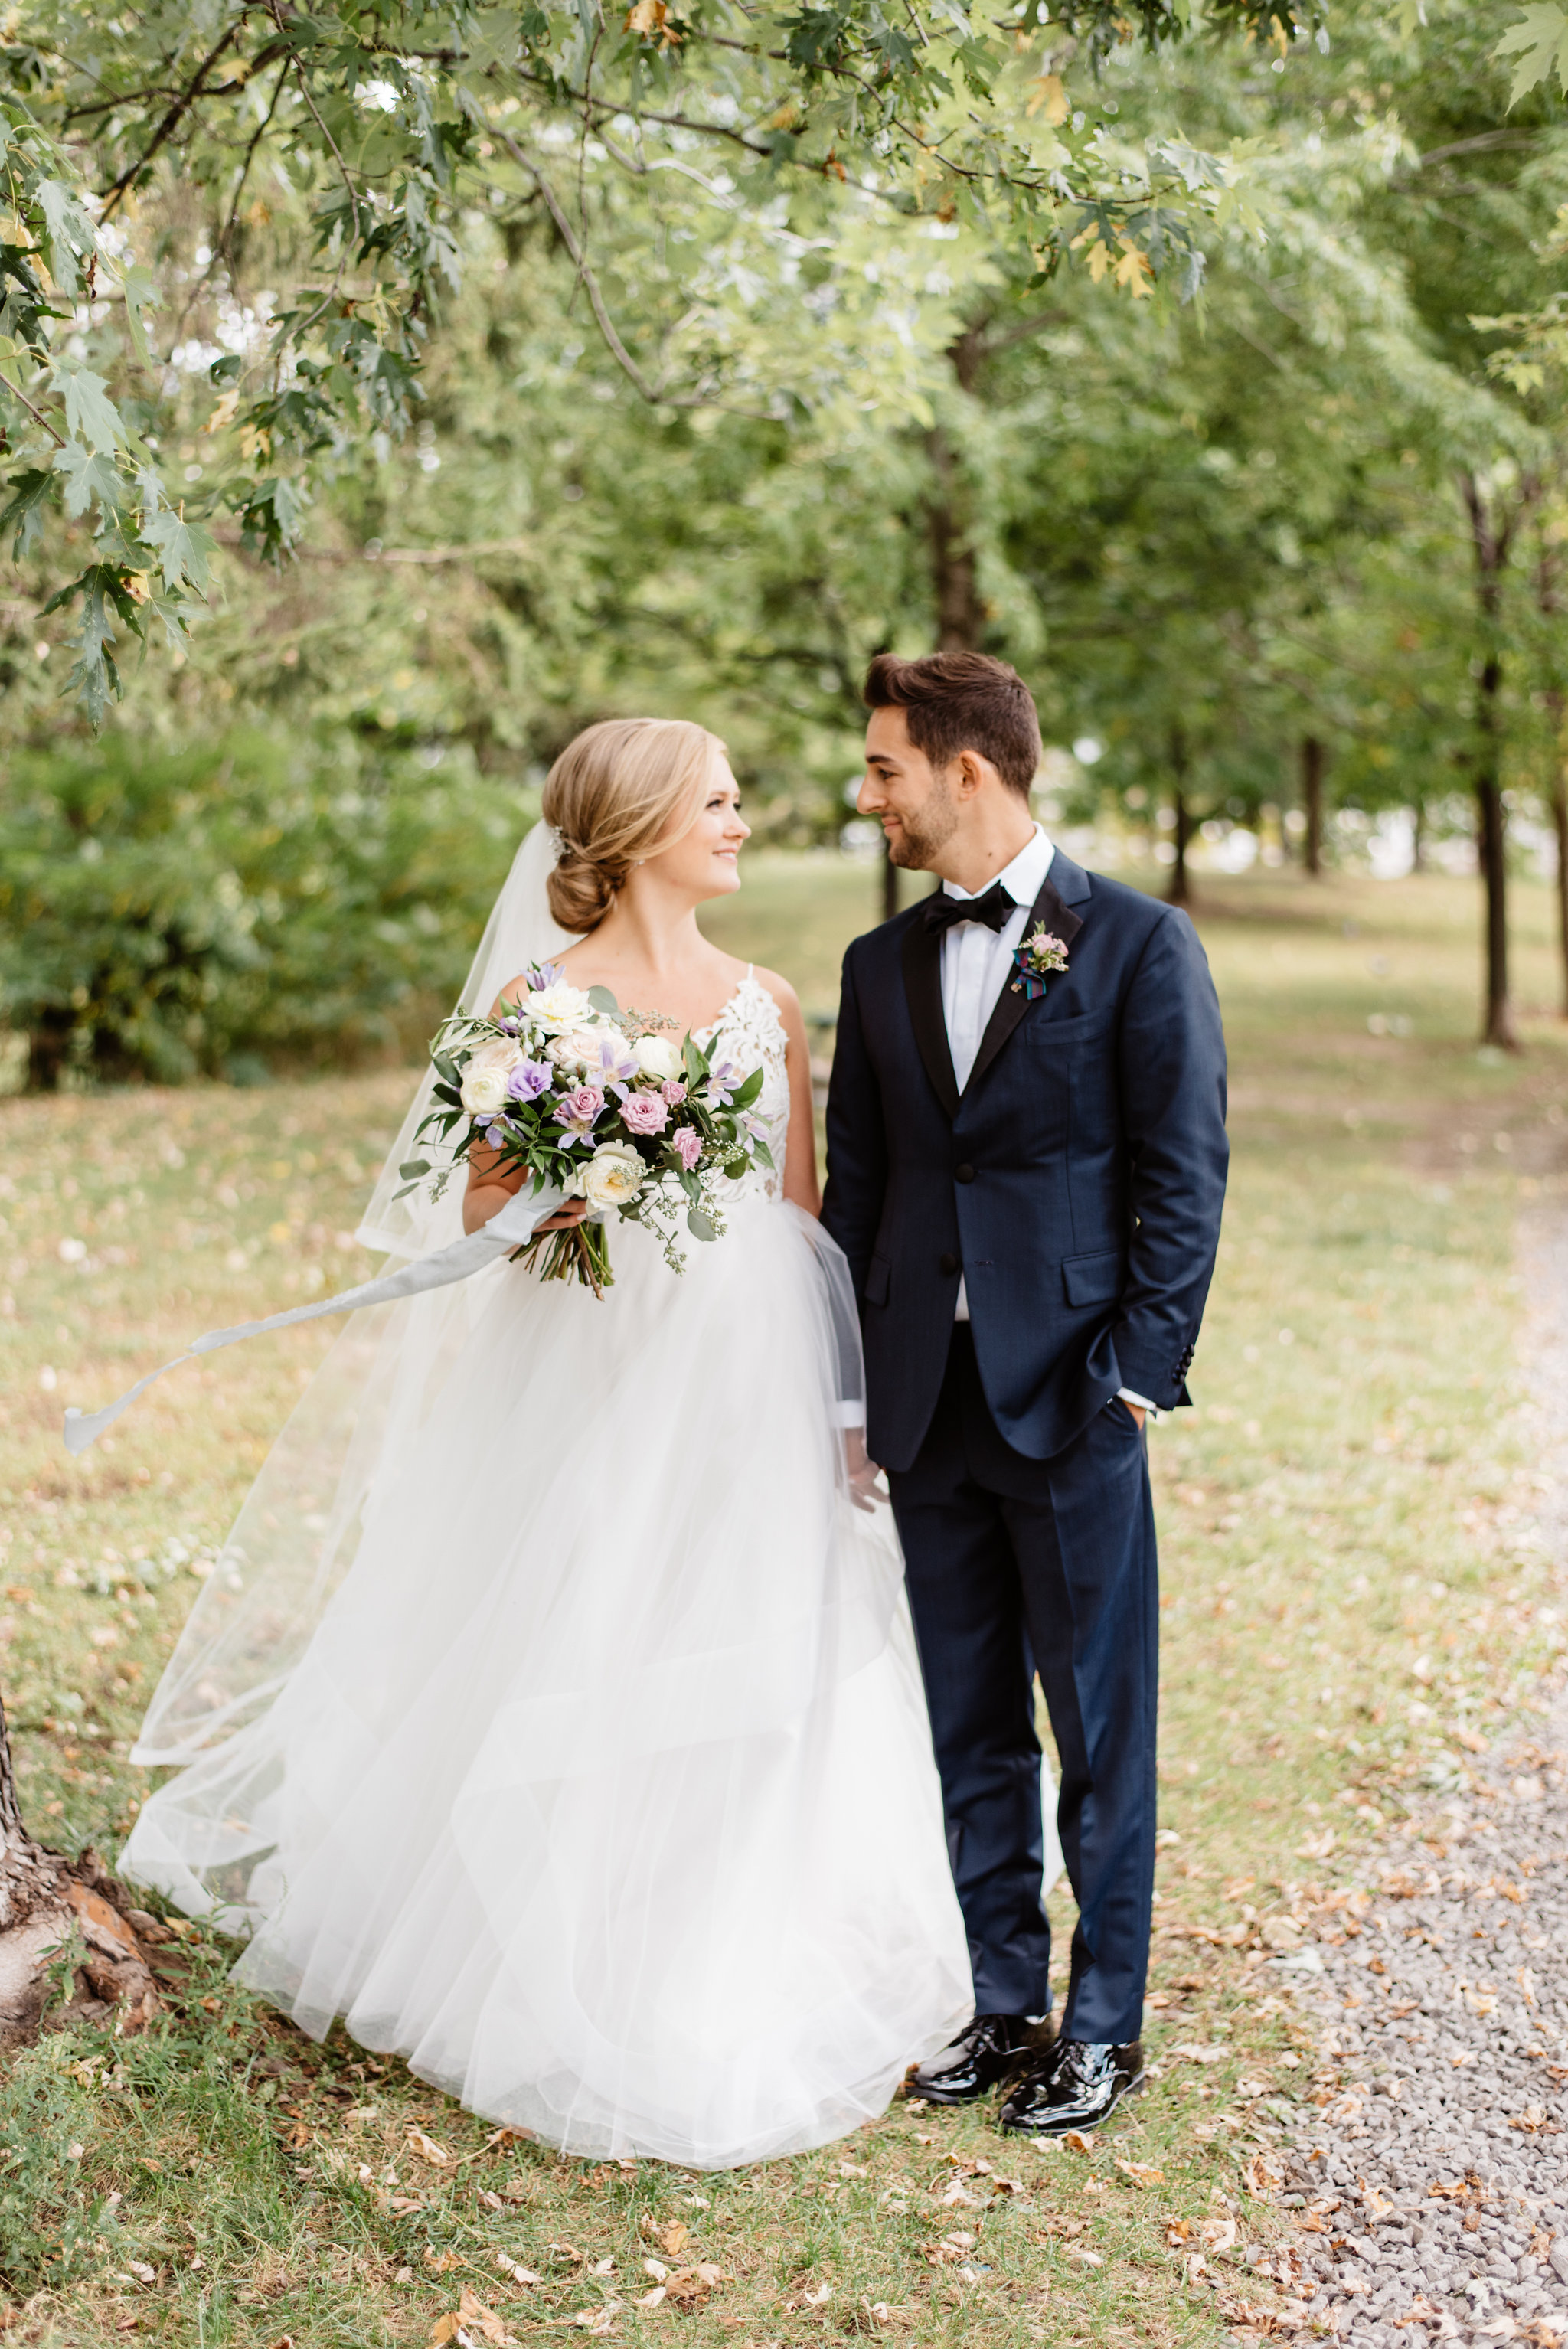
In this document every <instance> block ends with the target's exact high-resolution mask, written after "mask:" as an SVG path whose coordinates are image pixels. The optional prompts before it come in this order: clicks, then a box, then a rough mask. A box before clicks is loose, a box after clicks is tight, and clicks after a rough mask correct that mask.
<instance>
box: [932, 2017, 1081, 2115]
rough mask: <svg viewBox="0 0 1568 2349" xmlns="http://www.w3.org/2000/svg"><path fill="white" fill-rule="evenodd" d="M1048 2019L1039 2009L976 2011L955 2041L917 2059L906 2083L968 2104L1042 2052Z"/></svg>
mask: <svg viewBox="0 0 1568 2349" xmlns="http://www.w3.org/2000/svg"><path fill="white" fill-rule="evenodd" d="M1049 2032H1050V2023H1049V2021H1048V2019H1047V2018H1046V2017H1045V2016H1042V2015H1037V2014H977V2015H976V2016H975V2020H974V2022H973V2023H971V2024H970V2025H969V2027H968V2029H967V2030H966V2031H961V2032H960V2033H959V2034H958V2036H957V2038H956V2039H955V2040H954V2042H953V2044H952V2045H951V2047H944V2049H943V2050H942V2053H941V2054H940V2055H934V2056H933V2057H932V2059H931V2061H930V2063H929V2064H919V2065H918V2066H917V2067H916V2068H915V2070H914V2071H913V2072H912V2073H911V2074H910V2075H909V2079H908V2082H907V2084H906V2086H907V2092H908V2094H909V2095H912V2096H925V2097H927V2098H929V2100H930V2102H931V2103H932V2104H934V2105H970V2104H973V2103H974V2101H975V2097H976V2096H984V2095H986V2094H987V2092H988V2091H989V2090H990V2089H992V2088H994V2087H995V2085H996V2084H997V2082H998V2081H999V2080H1006V2079H1010V2078H1011V2077H1012V2076H1013V2075H1014V2074H1015V2073H1016V2072H1018V2071H1020V2070H1021V2069H1022V2068H1023V2067H1024V2066H1025V2065H1026V2064H1029V2063H1031V2062H1033V2061H1034V2060H1035V2059H1037V2057H1038V2055H1039V2054H1040V2053H1041V2051H1042V2049H1043V2048H1044V2047H1045V2046H1046V2045H1047V2044H1048V2038H1049Z"/></svg>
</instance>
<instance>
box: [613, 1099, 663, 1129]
mask: <svg viewBox="0 0 1568 2349" xmlns="http://www.w3.org/2000/svg"><path fill="white" fill-rule="evenodd" d="M669 1122H670V1112H669V1109H668V1107H667V1105H666V1104H665V1102H662V1101H661V1100H660V1099H659V1096H658V1094H657V1093H628V1094H627V1095H626V1098H625V1100H624V1102H622V1103H621V1123H622V1124H623V1125H624V1127H625V1129H626V1131H627V1133H663V1132H664V1130H665V1126H666V1125H668V1123H669Z"/></svg>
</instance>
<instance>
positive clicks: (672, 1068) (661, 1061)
mask: <svg viewBox="0 0 1568 2349" xmlns="http://www.w3.org/2000/svg"><path fill="white" fill-rule="evenodd" d="M632 1057H633V1059H634V1061H636V1063H637V1066H638V1068H639V1069H641V1071H642V1072H643V1074H644V1076H645V1077H657V1079H658V1081H659V1082H660V1083H661V1084H667V1083H668V1082H669V1081H670V1080H671V1078H672V1077H678V1076H679V1075H680V1072H681V1069H682V1066H683V1065H684V1064H683V1062H682V1060H681V1051H680V1046H679V1045H678V1044H677V1043H676V1040H675V1039H674V1038H673V1037H671V1036H639V1037H638V1038H637V1040H636V1042H635V1043H634V1045H633V1046H632Z"/></svg>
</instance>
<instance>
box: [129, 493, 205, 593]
mask: <svg viewBox="0 0 1568 2349" xmlns="http://www.w3.org/2000/svg"><path fill="white" fill-rule="evenodd" d="M141 535H142V536H143V538H144V539H146V541H147V543H148V544H149V546H155V547H156V548H157V549H158V555H159V567H160V570H161V571H162V573H163V584H164V585H165V586H166V587H178V586H180V585H181V583H182V582H186V581H188V582H189V583H190V585H191V586H192V587H193V588H194V589H195V590H196V593H197V595H205V594H206V592H207V583H208V580H209V578H210V576H211V573H210V570H209V566H208V562H207V558H208V556H209V555H210V554H211V551H212V549H213V547H214V546H215V545H216V544H217V541H216V539H214V538H213V536H212V533H211V531H206V530H203V529H202V527H201V523H199V522H186V521H185V520H183V518H182V517H181V515H179V514H177V513H176V512H175V511H174V509H173V507H172V506H162V507H160V509H159V511H158V512H156V513H150V514H149V515H148V516H147V517H146V519H145V520H144V522H143V523H142V525H141Z"/></svg>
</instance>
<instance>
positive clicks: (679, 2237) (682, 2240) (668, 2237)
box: [656, 2219, 691, 2258]
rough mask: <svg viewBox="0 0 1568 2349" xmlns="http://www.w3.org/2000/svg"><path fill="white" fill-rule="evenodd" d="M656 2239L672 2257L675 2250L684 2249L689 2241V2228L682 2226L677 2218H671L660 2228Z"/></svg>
mask: <svg viewBox="0 0 1568 2349" xmlns="http://www.w3.org/2000/svg"><path fill="white" fill-rule="evenodd" d="M656 2240H658V2241H659V2242H660V2243H662V2244H663V2246H664V2248H665V2251H668V2252H669V2253H670V2255H671V2257H672V2258H673V2257H674V2255H675V2254H676V2252H677V2251H685V2249H686V2245H687V2244H688V2243H689V2242H690V2240H691V2229H690V2228H689V2227H685V2226H683V2225H682V2224H681V2222H680V2220H678V2219H672V2220H671V2221H670V2223H669V2225H668V2226H667V2227H665V2228H664V2229H663V2230H662V2231H661V2232H660V2234H659V2235H658V2237H657V2239H656Z"/></svg>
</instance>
